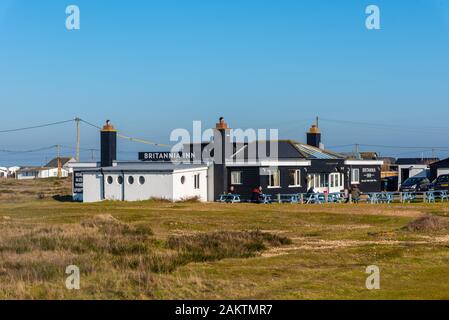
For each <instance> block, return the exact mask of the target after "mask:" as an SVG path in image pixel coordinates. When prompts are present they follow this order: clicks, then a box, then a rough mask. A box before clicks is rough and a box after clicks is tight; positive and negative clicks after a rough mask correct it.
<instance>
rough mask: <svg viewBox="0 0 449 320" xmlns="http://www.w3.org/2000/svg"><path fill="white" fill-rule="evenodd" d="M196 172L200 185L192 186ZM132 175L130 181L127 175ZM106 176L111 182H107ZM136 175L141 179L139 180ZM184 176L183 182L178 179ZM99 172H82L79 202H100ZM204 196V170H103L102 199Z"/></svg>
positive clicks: (206, 178) (204, 198) (206, 184)
mask: <svg viewBox="0 0 449 320" xmlns="http://www.w3.org/2000/svg"><path fill="white" fill-rule="evenodd" d="M195 174H199V175H200V188H199V189H195V187H194V176H195ZM119 176H122V177H123V185H120V184H119V183H118V177H119ZM131 176H132V177H133V178H134V182H133V183H130V180H129V177H131ZM108 177H111V178H112V183H111V184H109V183H108ZM140 177H143V178H144V179H145V182H144V183H143V184H141V183H140ZM182 177H184V179H185V182H184V184H183V183H182V182H181V180H182ZM102 181H103V178H102V175H101V174H100V173H95V172H86V173H84V174H83V194H84V195H83V201H84V202H97V201H102V199H101V197H102V188H103V185H102ZM207 195H208V169H207V168H206V167H204V168H200V169H189V170H181V171H175V172H173V173H161V172H141V173H139V172H125V173H124V174H122V173H120V172H111V173H108V172H106V173H105V174H104V197H105V200H113V201H121V200H125V201H143V200H149V199H152V198H156V199H167V200H170V201H179V200H183V199H188V198H193V197H198V198H199V199H200V200H201V201H207Z"/></svg>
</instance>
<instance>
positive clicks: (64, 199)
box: [52, 195, 75, 202]
mask: <svg viewBox="0 0 449 320" xmlns="http://www.w3.org/2000/svg"><path fill="white" fill-rule="evenodd" d="M52 198H53V200H55V201H58V202H75V201H74V200H73V197H72V196H70V195H65V196H61V195H55V196H53V197H52Z"/></svg>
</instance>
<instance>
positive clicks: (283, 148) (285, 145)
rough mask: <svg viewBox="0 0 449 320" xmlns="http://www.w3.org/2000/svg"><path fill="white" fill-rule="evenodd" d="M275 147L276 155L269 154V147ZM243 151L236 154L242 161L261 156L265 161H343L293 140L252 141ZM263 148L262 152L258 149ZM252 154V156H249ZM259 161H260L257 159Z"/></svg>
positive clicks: (341, 157)
mask: <svg viewBox="0 0 449 320" xmlns="http://www.w3.org/2000/svg"><path fill="white" fill-rule="evenodd" d="M273 144H274V146H275V147H277V155H273V154H272V153H271V147H272V146H273ZM244 147H245V150H244V151H243V155H242V151H240V152H239V153H237V156H235V157H234V158H236V157H238V155H239V154H240V157H243V159H254V158H256V159H259V158H260V155H263V156H264V157H265V158H266V159H270V158H276V159H278V160H292V159H304V160H313V159H343V156H342V155H340V154H337V153H334V152H330V151H328V150H323V149H319V148H315V147H312V146H309V145H306V144H303V143H300V142H296V141H293V140H267V141H254V142H251V143H249V144H246V145H245V146H244ZM260 148H263V149H264V150H260V155H259V149H260ZM249 153H252V154H253V155H252V154H249ZM259 160H260V159H259Z"/></svg>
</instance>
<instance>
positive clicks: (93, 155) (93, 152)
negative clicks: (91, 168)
mask: <svg viewBox="0 0 449 320" xmlns="http://www.w3.org/2000/svg"><path fill="white" fill-rule="evenodd" d="M89 151H90V155H91V159H92V161H95V149H89Z"/></svg>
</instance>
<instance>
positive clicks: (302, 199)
mask: <svg viewBox="0 0 449 320" xmlns="http://www.w3.org/2000/svg"><path fill="white" fill-rule="evenodd" d="M299 197H300V198H299V199H300V200H299V201H300V202H301V204H304V195H303V194H302V193H301V194H300V195H299Z"/></svg>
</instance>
